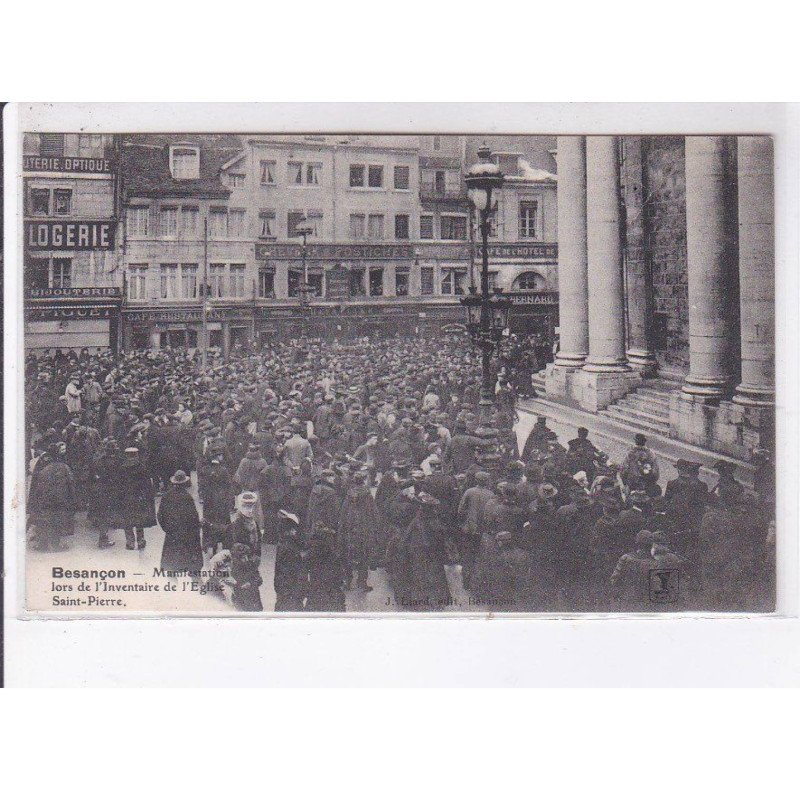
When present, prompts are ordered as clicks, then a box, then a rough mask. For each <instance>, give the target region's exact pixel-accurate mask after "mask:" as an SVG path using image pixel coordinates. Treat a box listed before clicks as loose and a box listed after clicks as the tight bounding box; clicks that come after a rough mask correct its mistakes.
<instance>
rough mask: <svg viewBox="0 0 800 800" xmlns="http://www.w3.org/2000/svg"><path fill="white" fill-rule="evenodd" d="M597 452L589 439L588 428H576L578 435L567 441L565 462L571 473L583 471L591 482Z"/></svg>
mask: <svg viewBox="0 0 800 800" xmlns="http://www.w3.org/2000/svg"><path fill="white" fill-rule="evenodd" d="M597 453H598V450H597V448H596V447H595V446H594V445H593V444H592V443H591V442H590V441H589V429H588V428H578V436H577V437H576V438H575V439H570V440H569V442H568V443H567V463H568V465H569V469H570V471H571V472H572V474H573V475H574V474H575V473H576V472H581V471H583V472H585V473H586V477H587V478H588V479H589V483H591V482H592V481H593V480H594V475H595V469H594V461H595V459H596V458H597Z"/></svg>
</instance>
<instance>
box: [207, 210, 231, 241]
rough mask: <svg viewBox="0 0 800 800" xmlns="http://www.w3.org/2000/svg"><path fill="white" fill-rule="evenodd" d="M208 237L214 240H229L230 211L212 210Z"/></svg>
mask: <svg viewBox="0 0 800 800" xmlns="http://www.w3.org/2000/svg"><path fill="white" fill-rule="evenodd" d="M208 235H209V237H210V238H212V239H227V238H228V209H227V208H212V209H211V213H210V214H209V224H208Z"/></svg>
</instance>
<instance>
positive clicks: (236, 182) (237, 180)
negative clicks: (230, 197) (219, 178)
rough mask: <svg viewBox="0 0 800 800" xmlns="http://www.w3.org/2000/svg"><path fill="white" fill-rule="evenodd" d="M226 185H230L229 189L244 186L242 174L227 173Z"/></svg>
mask: <svg viewBox="0 0 800 800" xmlns="http://www.w3.org/2000/svg"><path fill="white" fill-rule="evenodd" d="M228 186H230V187H231V189H240V188H241V187H242V186H244V175H242V174H241V173H239V172H230V173H228Z"/></svg>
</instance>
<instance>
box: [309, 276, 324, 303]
mask: <svg viewBox="0 0 800 800" xmlns="http://www.w3.org/2000/svg"><path fill="white" fill-rule="evenodd" d="M308 285H309V286H310V287H311V291H310V294H311V297H322V273H321V272H309V273H308Z"/></svg>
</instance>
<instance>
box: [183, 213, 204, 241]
mask: <svg viewBox="0 0 800 800" xmlns="http://www.w3.org/2000/svg"><path fill="white" fill-rule="evenodd" d="M199 222H200V209H199V208H197V207H195V206H184V207H183V208H182V209H181V231H182V233H183V236H184V237H185V238H188V237H191V236H196V235H197V225H198V223H199Z"/></svg>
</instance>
